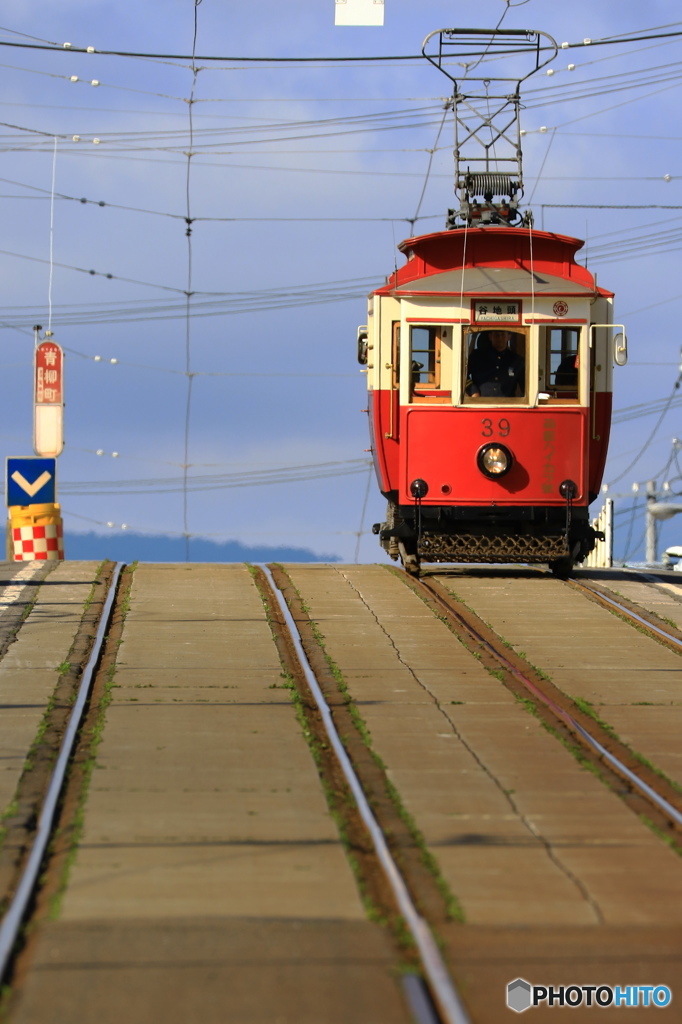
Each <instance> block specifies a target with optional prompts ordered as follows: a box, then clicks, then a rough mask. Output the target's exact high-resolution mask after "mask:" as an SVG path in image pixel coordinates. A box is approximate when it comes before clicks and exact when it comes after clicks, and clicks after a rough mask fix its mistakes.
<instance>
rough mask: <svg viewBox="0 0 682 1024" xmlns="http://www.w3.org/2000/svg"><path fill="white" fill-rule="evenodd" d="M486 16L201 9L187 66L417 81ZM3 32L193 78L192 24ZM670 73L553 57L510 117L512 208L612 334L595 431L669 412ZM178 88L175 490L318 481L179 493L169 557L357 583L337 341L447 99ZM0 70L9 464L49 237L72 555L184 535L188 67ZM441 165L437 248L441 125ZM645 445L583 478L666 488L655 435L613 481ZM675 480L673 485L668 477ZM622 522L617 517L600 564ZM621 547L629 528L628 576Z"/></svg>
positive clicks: (516, 13)
mask: <svg viewBox="0 0 682 1024" xmlns="http://www.w3.org/2000/svg"><path fill="white" fill-rule="evenodd" d="M506 8H507V4H506V3H505V2H503V0H481V2H479V3H478V4H477V5H476V6H475V9H474V8H472V7H471V5H463V4H453V3H451V2H450V3H445V2H436V0H433V2H432V0H425V2H422V3H420V4H415V3H414V2H413V0H412V2H408V0H386V6H385V10H386V14H385V25H384V27H383V28H347V27H344V28H341V27H339V28H337V27H335V26H334V4H333V0H315V2H312V0H292V2H290V3H283V2H278V3H274V2H271V0H267V2H266V0H264V2H260V0H253V2H251V3H250V4H248V5H247V4H235V3H228V4H225V3H221V4H218V3H215V2H214V0H203V2H202V3H201V4H200V6H199V7H198V9H197V15H198V37H197V53H198V54H200V55H202V54H206V55H213V54H215V55H225V56H226V57H238V56H255V57H271V58H277V57H280V58H281V57H320V56H328V57H332V56H367V57H371V56H377V55H381V54H384V55H391V54H398V55H400V54H415V53H418V52H419V49H420V47H421V42H422V40H423V38H424V37H425V36H426V35H427V34H428V33H429V32H431V31H433V30H434V29H438V28H441V27H454V26H457V27H466V26H469V27H482V28H491V27H493V26H494V25H495V24H496V23H497V22H498V21H499V19H500V18H501V17H502V15H503V14H504V13H505V9H506ZM678 9H679V8H678V5H677V4H675V3H673V2H672V0H665V2H664V0H659V2H653V3H649V4H647V5H646V7H642V6H641V5H634V4H624V3H622V0H602V2H601V3H599V4H598V5H597V4H594V3H591V4H588V3H586V2H576V3H573V4H571V5H570V6H569V5H564V4H556V3H550V2H548V0H528V2H527V3H525V4H521V5H514V4H512V5H510V6H509V9H508V10H507V13H506V14H505V18H504V22H503V24H504V26H505V27H522V28H526V27H529V28H536V29H541V30H543V31H546V32H549V33H550V34H552V35H553V36H554V37H555V38H556V39H557V41H558V42H559V43H561V42H563V41H568V42H571V43H576V42H579V41H580V40H582V39H584V38H592V39H599V38H604V37H608V36H614V35H617V34H621V33H628V32H637V31H639V30H643V29H648V28H653V27H655V26H664V25H670V24H672V23H675V19H676V17H678V14H677V12H678ZM5 22H6V24H5V26H4V28H3V29H2V30H0V40H2V41H5V42H22V41H23V42H29V41H30V40H28V39H26V38H25V37H24V36H21V35H17V34H16V33H25V34H27V35H30V36H33V37H39V38H40V39H44V40H50V41H53V42H57V43H59V44H60V45H61V44H62V43H64V42H71V43H72V44H73V45H74V46H88V45H92V46H95V47H96V48H97V49H107V50H126V51H133V50H134V51H137V52H145V53H160V54H163V53H168V54H173V53H176V54H188V53H190V52H191V48H192V36H193V27H194V5H193V3H192V2H187V0H184V2H166V3H164V4H161V3H159V2H144V0H142V2H138V3H136V4H134V5H133V4H128V5H117V6H112V5H110V4H108V3H104V2H97V0H89V2H88V3H80V2H79V3H72V2H68V0H66V2H63V3H60V4H59V5H55V4H51V3H47V2H46V0H26V2H24V3H22V4H21V5H20V6H17V7H15V8H14V9H12V11H11V14H9V13H8V14H7V15H6V17H5ZM680 27H682V26H680V24H676V25H675V28H677V29H679V28H680ZM680 46H681V44H680V41H679V40H677V39H673V40H671V41H667V40H656V41H655V42H648V43H632V44H628V45H618V46H608V47H595V48H593V49H590V48H589V47H579V48H573V49H567V50H561V51H560V52H559V55H558V58H557V60H556V62H555V64H554V66H553V70H554V72H555V73H554V74H553V75H552V76H546V75H545V74H544V73H543V72H541V73H540V74H539V75H538V76H537V77H536V78H534V79H531V80H530V81H529V82H528V83H527V85H526V91H525V92H524V98H525V103H526V108H527V109H526V110H525V112H524V115H523V125H524V127H525V128H526V130H527V133H528V134H527V135H526V137H525V142H524V169H525V178H526V196H527V197H528V196H530V195H531V194H532V196H533V199H532V207H533V209H534V212H535V216H536V223H537V224H538V225H539V226H544V227H545V228H547V229H551V230H556V231H559V232H563V233H566V234H573V235H576V236H577V237H581V238H587V239H588V257H589V260H588V262H589V265H590V268H591V269H592V270H593V271H597V272H598V279H599V283H600V284H603V285H604V286H605V287H608V288H610V289H612V290H614V291H615V293H616V312H617V315H618V319H620V318H621V317H622V318H624V319H625V321H626V323H627V325H628V328H629V337H630V358H631V362H630V364H629V365H628V366H627V367H626V368H624V369H620V370H617V371H616V374H615V406H616V408H617V409H623V408H627V407H630V406H633V405H636V404H639V403H653V402H655V401H656V400H659V399H662V398H665V397H667V396H668V395H669V394H670V393H671V390H672V388H673V385H674V383H675V380H676V377H677V373H678V368H677V367H678V363H679V352H680V344H681V342H680V338H679V336H678V331H677V330H676V322H677V317H678V310H679V303H680V301H681V300H682V286H681V285H680V284H679V283H678V278H679V272H678V267H679V254H678V249H677V248H676V245H677V238H679V237H682V236H681V235H680V233H679V225H680V224H682V209H680V210H679V211H675V210H671V211H666V210H656V209H654V208H653V207H655V206H656V205H679V206H680V207H682V190H681V189H680V182H682V166H681V161H680V141H679V113H678V107H679V90H680V86H681V84H682V53H681V50H680ZM678 62H679V63H678ZM569 63H573V64H575V69H574V70H572V71H568V70H567V65H568V64H569ZM197 64H198V66H199V67H200V68H201V70H200V71H199V72H198V74H197V78H196V84H195V88H194V98H195V100H196V103H194V104H193V105H192V111H193V125H194V147H193V148H194V151H195V155H194V156H193V157H192V158H191V161H190V167H191V171H190V177H189V196H190V214H191V216H192V217H193V218H195V219H194V221H193V223H192V235H191V255H192V277H191V290H192V291H193V292H194V293H195V294H194V295H193V296H192V300H191V307H192V309H193V310H194V315H193V317H192V320H191V323H190V329H189V353H190V370H191V372H192V373H194V374H196V376H194V377H193V378H192V395H191V398H192V401H191V411H190V433H189V456H188V462H189V463H190V464H191V467H190V469H189V476H190V478H192V479H194V478H203V481H202V480H201V479H199V480H198V481H197V484H196V486H197V487H203V486H205V485H206V481H207V478H208V483H209V484H210V482H211V480H213V484H216V483H218V484H222V485H236V484H243V483H244V481H245V480H246V482H248V481H249V478H248V477H246V478H245V477H243V476H241V477H240V476H239V475H238V474H244V473H247V474H248V473H254V472H256V471H263V472H264V473H265V474H266V476H265V478H266V479H267V478H268V473H269V471H273V472H274V471H276V472H280V471H281V469H282V467H285V468H287V470H288V468H289V467H297V466H312V467H322V464H325V463H330V464H335V463H338V466H335V465H330V466H327V467H322V468H312V469H310V470H304V471H302V472H301V473H299V474H297V476H298V477H301V479H296V480H290V482H284V483H281V482H280V483H270V484H267V485H260V486H221V487H218V488H216V487H215V486H214V487H213V488H212V489H211V490H193V491H192V492H191V493H190V494H189V498H188V505H187V523H188V529H189V531H190V533H192V534H195V535H198V536H202V537H213V538H214V539H216V540H221V539H223V540H234V541H239V542H241V543H242V544H245V545H250V544H254V545H263V544H267V545H269V546H276V545H280V544H286V545H288V546H296V547H305V548H307V549H309V550H311V551H312V552H318V553H334V554H336V555H337V556H339V557H341V558H342V559H344V560H353V558H354V557H355V556H356V551H357V555H358V557H359V559H360V560H361V561H373V560H376V559H378V558H380V556H381V552H380V549H379V547H378V545H377V543H376V539H375V538H374V537H372V536H371V534H366V535H364V536H363V537H362V538H361V542H360V546H359V549H357V531H358V530H359V529H360V521H361V515H362V509H363V505H364V502H365V495H366V494H368V500H367V506H366V509H365V517H364V529H365V530H367V529H368V527H369V526H370V525H371V523H372V522H374V521H376V520H378V519H381V518H382V516H383V504H384V503H383V499H382V498H381V496H380V494H379V493H378V490H377V488H376V484H375V482H374V481H373V479H372V480H371V481H369V491H367V486H368V479H369V478H368V474H367V471H366V470H365V469H364V468H363V467H364V464H363V462H362V461H361V460H363V459H366V458H367V455H366V453H365V451H364V449H365V448H367V447H368V446H369V441H368V439H367V434H366V417H365V416H364V415H363V414H362V413H361V409H363V408H364V406H365V404H366V403H365V391H364V378H363V377H362V375H361V374H360V373H359V372H358V367H357V364H356V363H355V353H354V348H355V330H356V326H357V325H358V324H360V323H363V322H364V321H365V298H364V295H365V293H366V292H367V291H368V290H369V288H370V287H371V286H372V284H373V283H376V284H380V283H381V282H382V281H383V278H384V276H385V275H386V274H388V273H390V271H391V270H392V269H393V265H394V253H395V244H396V243H397V242H399V241H400V240H401V239H402V238H403V237H406V236H407V235H409V233H410V230H409V223H408V222H409V219H410V218H411V217H413V216H414V214H415V211H416V209H417V206H418V202H419V197H420V195H421V192H422V188H423V186H424V180H425V174H426V169H427V165H428V160H429V153H428V150H429V149H430V148H432V147H433V146H434V141H435V138H436V133H437V131H438V125H439V123H440V120H441V117H442V103H443V98H444V97H446V96H447V95H448V91H449V90H448V83H447V80H446V79H445V78H444V77H443V76H441V75H440V74H439V73H438V72H437V71H436V70H435V69H434V68H433V67H431V65H429V64H427V63H426V62H407V61H392V62H385V63H381V64H378V63H376V62H375V63H372V62H371V61H367V62H363V61H360V62H358V63H357V65H349V64H345V65H333V64H329V63H323V64H314V63H308V64H300V63H295V64H293V65H289V66H286V65H282V64H278V63H276V61H275V62H272V63H270V64H266V65H261V64H256V65H244V64H240V63H239V62H235V61H230V60H226V61H225V62H222V63H219V64H215V63H209V62H202V61H201V60H199V61H197ZM0 65H1V66H0V95H1V96H2V101H3V106H2V111H3V115H2V120H3V122H4V125H5V126H4V127H3V128H2V131H1V133H0V134H2V149H3V159H2V163H1V164H0V167H1V168H2V170H0V178H2V179H3V180H2V181H0V204H2V215H3V216H2V223H3V237H2V243H1V245H0V248H1V249H2V253H0V273H1V274H2V280H3V284H4V287H3V309H2V311H1V315H0V322H1V323H2V324H3V325H4V327H3V329H2V333H1V335H0V337H1V340H2V344H3V351H2V358H1V360H0V363H1V365H2V368H3V373H2V410H3V413H2V422H1V425H0V434H1V436H2V442H3V447H4V449H5V453H6V454H8V455H21V454H28V453H29V452H30V449H31V360H32V349H33V335H32V331H31V326H32V324H33V323H40V324H42V325H43V328H45V327H47V325H48V320H49V305H48V303H49V289H50V267H49V258H50V240H51V239H52V256H53V262H54V265H53V269H52V287H51V297H52V327H53V331H54V334H55V338H56V340H57V341H59V342H60V344H62V345H63V346H64V347H65V348H66V349H67V356H68V358H67V367H66V372H67V379H66V394H67V409H66V441H67V445H66V448H65V452H64V454H63V455H62V456H61V458H60V463H59V478H60V482H61V489H60V494H61V500H62V505H63V508H64V511H65V521H66V525H67V530H69V531H74V530H76V531H91V530H95V531H97V532H101V533H104V534H106V533H107V532H111V531H114V532H120V526H121V524H123V523H126V524H127V525H128V527H129V529H130V530H134V531H135V532H141V533H145V532H147V533H168V534H178V533H181V532H182V531H183V528H184V509H183V498H182V494H181V493H179V492H178V491H177V483H178V479H179V478H180V477H181V475H182V464H183V462H184V461H185V456H184V444H185V417H186V400H187V388H188V378H187V377H186V376H185V373H184V371H185V368H186V354H187V345H188V334H187V324H186V320H185V318H184V308H183V303H184V302H185V296H184V294H183V293H184V291H185V290H187V288H188V284H187V282H188V245H187V237H186V234H185V231H186V224H185V221H184V217H185V216H186V212H187V207H186V202H187V163H188V161H187V158H186V156H185V154H186V152H187V150H188V149H189V138H188V113H189V104H188V103H187V99H188V98H189V97H190V95H191V90H192V82H193V75H192V69H191V67H190V64H189V62H188V61H187V60H150V59H131V58H125V57H115V56H101V55H99V54H92V55H81V54H76V53H69V52H68V50H67V51H64V50H60V52H57V53H46V52H45V51H41V50H30V49H17V48H11V47H2V53H1V54H0ZM72 77H74V78H77V81H71V78H72ZM93 80H95V81H97V82H99V83H100V84H99V85H95V86H93V85H91V84H90V83H91V82H92V81H93ZM534 90H535V92H534ZM581 97H582V98H581ZM359 118H363V119H365V121H364V123H363V122H362V121H359V120H358V119H359ZM349 119H353V120H349ZM396 125H398V126H396ZM542 127H544V128H547V129H548V130H547V131H546V132H541V131H540V128H542ZM55 136H57V137H58V138H57V145H56V157H55V144H54V137H55ZM74 136H78V137H79V140H78V141H75V142H74V141H73V137H74ZM95 138H98V139H99V140H100V141H99V143H94V142H93V141H92V140H93V139H95ZM440 146H441V147H442V148H440V149H439V151H438V152H436V154H435V155H434V159H433V166H432V170H431V174H430V176H429V179H428V184H427V188H426V193H425V195H424V199H423V202H422V204H421V208H420V212H421V214H422V216H423V219H421V220H419V221H418V222H417V227H416V230H417V232H420V233H425V232H427V231H432V230H437V229H439V228H440V227H442V226H443V224H444V216H445V212H446V210H447V208H448V206H451V205H453V190H452V184H453V183H452V153H451V130H450V129H449V125H448V127H447V128H446V130H445V132H444V134H443V136H442V137H441V142H440ZM540 171H542V173H541V175H540V177H539V178H538V175H539V173H540ZM53 172H54V187H55V193H56V194H57V196H56V198H55V200H54V203H52V202H51V191H52V181H53ZM666 175H669V176H670V179H671V180H669V181H665V180H664V177H665V176H666ZM60 196H68V197H73V198H70V199H67V198H60ZM81 198H86V199H88V200H90V202H88V203H81V202H79V201H78V200H79V199H81ZM100 201H102V202H104V203H105V204H106V205H104V206H99V205H98V203H99V202H100ZM561 204H577V205H578V206H585V205H588V204H590V205H602V206H619V205H620V206H622V205H633V206H639V209H633V210H618V209H600V210H596V209H569V208H558V207H559V206H560V205H561ZM51 210H52V211H53V225H52V236H50V217H51ZM642 236H643V238H644V241H645V242H646V244H647V246H648V247H647V249H646V250H643V249H642V242H640V241H638V240H637V239H638V238H639V237H642ZM652 242H653V243H655V244H654V245H653V247H651V248H649V246H650V245H651V243H652ZM680 244H682V243H680ZM606 246H610V247H609V248H601V249H600V247H606ZM589 254H592V255H591V256H590V255H589ZM633 256H634V257H636V258H633ZM26 257H29V258H26ZM399 258H400V257H399ZM71 268H80V269H71ZM90 270H95V271H97V273H96V274H94V275H92V274H90V273H88V271H90ZM107 274H110V275H112V276H111V277H107V276H106V275H107ZM263 296H265V299H266V300H267V301H263ZM311 299H312V300H314V301H315V303H316V304H307V303H308V302H310V300H311ZM264 307H270V308H264ZM275 307H277V308H275ZM240 310H242V311H240ZM216 312H218V313H219V314H220V315H205V314H214V313H216ZM96 356H99V357H100V358H99V359H98V360H96V359H95V357H96ZM112 359H114V360H116V362H115V363H112V362H111V360H112ZM656 419H657V417H656V416H654V415H648V416H645V417H639V418H635V419H626V420H625V421H623V422H621V423H619V424H618V425H617V426H616V427H615V428H614V433H613V437H612V444H611V455H610V459H609V465H608V469H607V474H606V479H607V480H613V479H615V478H617V477H618V476H619V474H620V473H621V472H623V471H626V472H625V475H624V476H623V478H622V480H621V481H620V482H618V483H616V484H615V485H614V488H613V490H614V491H615V492H616V493H629V492H630V488H631V485H632V483H633V482H634V481H644V480H646V479H647V478H648V477H649V476H651V475H654V474H656V473H658V472H659V471H661V470H662V469H663V467H665V465H666V463H667V462H668V460H669V456H670V453H671V438H672V437H673V436H674V435H676V434H678V433H679V434H680V436H681V437H682V423H680V422H679V415H678V413H677V412H676V411H675V409H674V408H673V410H672V411H670V412H669V413H668V415H667V417H666V418H665V419H664V421H663V423H662V424H661V427H660V429H659V431H658V433H657V435H656V437H655V438H654V440H653V442H652V443H651V445H650V446H649V447H648V449H647V450H646V452H645V453H644V455H643V456H642V458H641V459H640V460H639V461H638V462H637V463H636V465H634V466H633V467H632V468H630V469H628V464H629V463H630V462H631V461H632V460H633V459H634V458H635V456H636V455H637V453H638V451H639V449H640V448H641V447H642V446H643V445H644V442H645V441H646V439H647V437H648V435H649V434H650V433H651V431H652V430H653V428H654V426H655V424H656ZM97 451H102V452H104V454H103V455H97V454H96V452H97ZM113 452H117V453H118V455H117V457H113V456H112V453H113ZM676 473H677V471H676V470H675V469H674V468H671V467H669V468H668V470H667V472H666V476H668V477H669V478H671V479H672V478H673V477H674V476H675V475H676ZM284 477H285V478H286V477H287V472H285V473H284ZM218 478H219V479H218ZM250 479H251V481H252V480H253V477H251V478H250ZM659 482H662V476H661V475H659ZM678 484H679V481H678ZM105 485H106V486H105ZM676 486H677V484H673V487H676ZM174 488H175V489H174ZM98 490H99V492H100V493H93V492H96V491H98ZM103 490H105V491H106V493H101V492H102V491H103ZM130 492H134V493H130ZM629 504H630V502H629V501H628V500H626V499H623V500H620V501H619V508H620V509H621V514H620V516H619V520H618V521H619V523H620V524H622V528H621V530H620V539H619V544H620V545H621V548H622V547H623V546H624V542H625V539H626V534H627V532H628V527H629V523H630V518H629V514H628V512H627V511H626V510H627V508H628V506H629ZM109 522H111V523H114V524H115V525H114V527H108V526H107V525H106V524H107V523H109ZM643 528H644V524H643V520H642V518H641V516H637V517H636V518H635V519H634V520H633V522H632V531H631V537H630V549H631V553H632V554H635V553H636V551H637V544H638V542H639V540H640V538H641V536H642V534H643ZM681 532H682V520H681V521H680V525H679V527H677V524H676V520H671V522H670V523H669V524H667V525H666V527H665V529H664V532H663V542H664V543H676V542H679V539H680V535H681Z"/></svg>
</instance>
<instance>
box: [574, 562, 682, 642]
mask: <svg viewBox="0 0 682 1024" xmlns="http://www.w3.org/2000/svg"><path fill="white" fill-rule="evenodd" d="M648 579H650V581H651V582H656V583H658V582H659V581H658V580H657V579H656V578H655V577H648ZM568 582H569V583H570V584H571V585H572V586H574V587H576V588H579V589H581V590H586V591H587V592H588V593H589V594H591V595H592V597H596V598H597V599H598V600H599V601H603V602H604V603H605V604H609V605H611V606H612V607H613V608H616V609H617V610H618V612H620V614H621V615H624V616H626V617H627V618H629V619H634V620H635V622H639V623H640V624H641V625H642V626H644V627H645V629H650V630H651V631H652V632H653V633H657V634H658V635H659V636H660V637H662V638H663V639H664V640H665V641H666V643H669V644H671V645H672V646H674V647H676V648H677V649H678V650H680V651H682V640H679V639H678V637H676V636H673V635H672V634H671V633H668V632H667V631H666V630H665V629H661V627H660V626H656V625H654V623H653V622H650V621H649V619H645V618H644V617H643V616H642V615H638V614H637V612H633V610H632V609H631V608H628V607H627V605H624V604H621V603H620V601H617V600H616V599H615V598H613V597H608V596H607V595H606V594H603V593H602V592H601V590H595V589H594V588H593V587H591V586H590V585H589V583H583V581H582V580H569V581H568Z"/></svg>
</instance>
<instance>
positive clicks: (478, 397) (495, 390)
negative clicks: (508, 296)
mask: <svg viewBox="0 0 682 1024" xmlns="http://www.w3.org/2000/svg"><path fill="white" fill-rule="evenodd" d="M463 370H464V374H465V380H464V389H463V390H464V395H463V399H464V402H465V403H469V402H479V401H481V402H495V403H497V402H500V403H503V404H506V403H513V402H515V401H521V400H522V399H524V398H525V396H526V394H527V387H526V336H525V334H523V333H521V332H520V331H508V330H503V329H497V328H496V329H495V330H492V329H491V330H485V331H477V330H473V331H469V332H466V333H465V334H464V359H463Z"/></svg>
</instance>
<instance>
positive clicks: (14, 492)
mask: <svg viewBox="0 0 682 1024" xmlns="http://www.w3.org/2000/svg"><path fill="white" fill-rule="evenodd" d="M56 484H57V460H56V459H34V458H30V457H27V458H23V459H22V458H8V459H7V483H6V485H5V496H6V500H7V504H8V505H46V504H50V503H52V502H54V501H55V498H56V493H57V487H56Z"/></svg>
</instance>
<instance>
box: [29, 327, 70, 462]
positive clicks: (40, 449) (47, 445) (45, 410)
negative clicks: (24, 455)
mask: <svg viewBox="0 0 682 1024" xmlns="http://www.w3.org/2000/svg"><path fill="white" fill-rule="evenodd" d="M33 397H34V405H33V412H34V417H33V448H34V451H35V453H36V455H42V456H45V457H50V458H55V457H56V456H57V455H59V454H60V453H61V450H62V448H63V447H64V353H63V352H62V350H61V348H60V346H59V345H58V344H57V343H56V341H43V342H41V343H40V345H38V346H37V348H36V350H35V380H34V394H33Z"/></svg>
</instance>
